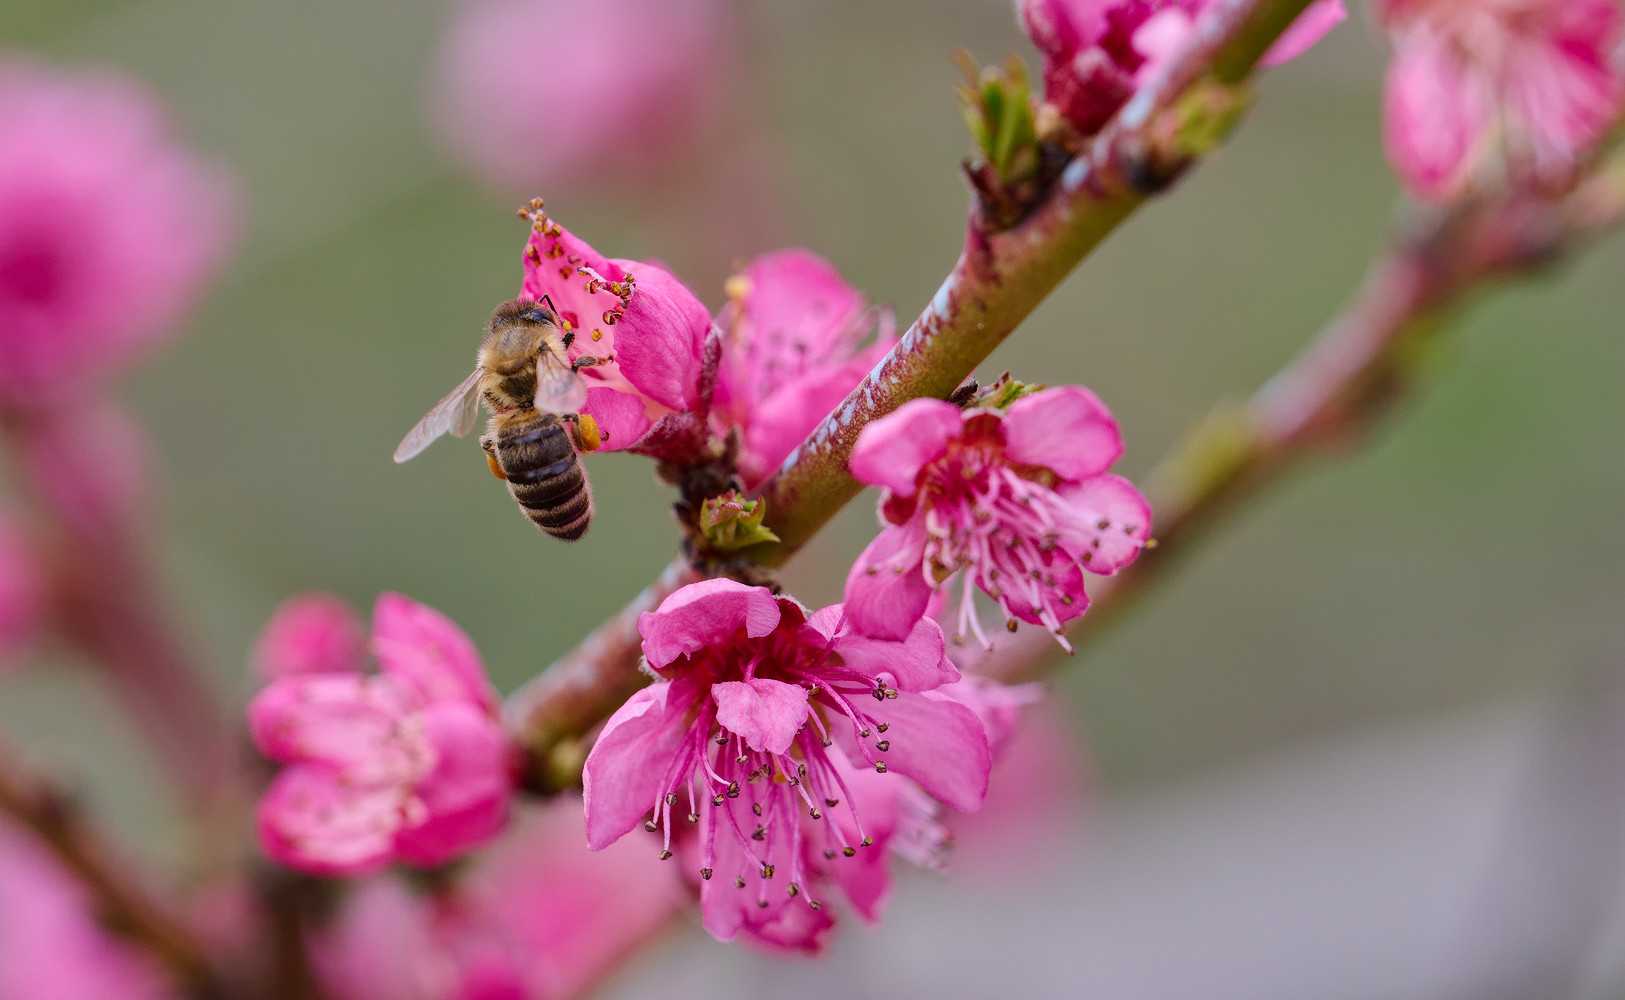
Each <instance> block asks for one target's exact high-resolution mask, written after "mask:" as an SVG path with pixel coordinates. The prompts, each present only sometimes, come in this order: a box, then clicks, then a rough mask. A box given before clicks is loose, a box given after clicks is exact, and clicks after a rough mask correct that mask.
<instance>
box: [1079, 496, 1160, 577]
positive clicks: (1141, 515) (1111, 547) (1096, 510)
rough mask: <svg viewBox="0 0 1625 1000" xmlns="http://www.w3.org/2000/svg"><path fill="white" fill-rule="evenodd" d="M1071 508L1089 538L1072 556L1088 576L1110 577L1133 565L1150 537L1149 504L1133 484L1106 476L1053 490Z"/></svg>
mask: <svg viewBox="0 0 1625 1000" xmlns="http://www.w3.org/2000/svg"><path fill="white" fill-rule="evenodd" d="M1056 492H1058V493H1060V494H1061V496H1063V497H1065V498H1066V499H1067V501H1068V502H1070V503H1072V504H1073V505H1075V506H1076V507H1077V508H1078V509H1079V511H1080V512H1081V513H1082V514H1083V517H1084V519H1085V520H1086V521H1087V523H1088V532H1089V534H1090V535H1092V537H1091V539H1090V541H1089V547H1088V548H1087V549H1085V550H1084V551H1083V552H1077V553H1073V555H1074V556H1076V557H1078V558H1079V559H1080V560H1082V557H1083V556H1085V555H1087V556H1088V558H1087V560H1083V567H1084V568H1085V569H1087V570H1089V571H1090V572H1092V573H1099V574H1100V575H1102V576H1110V575H1111V574H1113V573H1116V572H1117V571H1118V570H1120V569H1122V568H1123V567H1124V566H1127V565H1128V564H1129V563H1131V562H1133V561H1134V560H1135V559H1136V558H1137V557H1138V556H1139V554H1140V550H1141V549H1143V548H1145V543H1146V540H1147V539H1149V538H1150V537H1151V504H1150V503H1148V502H1147V501H1146V499H1145V496H1144V495H1142V494H1141V493H1140V491H1139V490H1138V489H1136V488H1135V487H1134V484H1133V483H1131V482H1129V481H1128V480H1127V479H1124V478H1123V477H1122V476H1118V475H1113V474H1112V473H1109V472H1108V473H1106V474H1104V475H1099V476H1090V477H1089V478H1087V479H1085V480H1083V481H1082V482H1078V483H1063V484H1062V485H1061V487H1060V488H1059V489H1058V490H1057V491H1056Z"/></svg>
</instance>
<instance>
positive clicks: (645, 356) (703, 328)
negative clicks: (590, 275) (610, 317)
mask: <svg viewBox="0 0 1625 1000" xmlns="http://www.w3.org/2000/svg"><path fill="white" fill-rule="evenodd" d="M613 263H615V264H616V265H618V266H620V267H621V268H622V269H623V270H624V271H625V272H626V273H627V274H629V275H631V276H632V278H633V279H634V280H635V281H636V283H637V286H636V290H635V291H634V292H633V293H632V300H631V301H630V302H629V303H627V306H626V312H625V314H624V315H622V316H621V319H620V321H619V322H618V323H617V324H616V325H615V360H616V362H617V363H619V365H620V368H621V374H622V375H624V376H626V380H627V381H628V382H630V383H632V385H633V386H634V387H635V388H636V389H637V390H638V391H639V392H642V393H643V394H644V395H645V396H647V397H649V398H650V399H653V400H655V401H656V402H658V403H661V404H662V405H665V406H669V407H671V408H672V409H673V410H686V409H690V408H691V407H693V405H694V403H695V401H696V399H697V398H698V392H697V390H698V386H699V381H700V363H701V357H700V356H701V353H702V351H703V349H704V346H705V336H706V334H707V333H709V332H710V330H711V314H710V313H708V312H706V309H705V306H704V305H703V304H701V302H700V300H699V299H697V298H695V296H694V293H693V292H691V291H689V290H688V287H687V286H685V285H684V284H683V283H682V282H681V281H678V280H677V279H676V278H674V277H672V276H671V275H670V274H669V273H667V272H666V271H665V270H664V269H663V268H660V267H657V266H655V265H654V264H642V263H638V262H636V261H614V262H613Z"/></svg>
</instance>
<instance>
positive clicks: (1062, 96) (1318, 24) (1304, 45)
mask: <svg viewBox="0 0 1625 1000" xmlns="http://www.w3.org/2000/svg"><path fill="white" fill-rule="evenodd" d="M1215 2H1216V0H1017V4H1016V10H1017V12H1018V14H1019V15H1020V18H1021V24H1022V27H1024V28H1025V29H1026V31H1027V36H1028V37H1029V38H1031V39H1032V42H1033V44H1034V45H1036V46H1037V47H1038V50H1039V52H1041V53H1042V54H1043V56H1044V73H1043V75H1044V96H1045V100H1047V101H1048V102H1049V103H1050V104H1052V105H1054V106H1055V107H1056V108H1057V109H1058V110H1059V111H1060V112H1061V114H1062V115H1063V116H1064V117H1065V118H1066V119H1067V120H1068V121H1070V122H1071V123H1072V124H1073V125H1074V126H1075V127H1076V128H1077V129H1078V130H1079V131H1080V132H1082V133H1083V134H1084V135H1093V134H1094V133H1096V132H1098V131H1100V129H1101V127H1102V126H1103V125H1105V124H1106V121H1107V120H1108V119H1110V118H1111V116H1112V115H1114V114H1116V113H1117V109H1118V108H1120V107H1122V106H1123V105H1124V104H1125V103H1127V102H1128V99H1129V96H1130V95H1132V94H1133V93H1134V91H1135V89H1136V88H1138V87H1139V86H1141V85H1142V84H1144V83H1145V82H1147V81H1148V80H1150V79H1151V78H1152V77H1153V76H1155V75H1156V74H1157V72H1159V71H1160V69H1161V68H1162V66H1163V65H1165V64H1166V62H1167V61H1168V60H1170V59H1173V58H1175V57H1177V56H1178V55H1179V53H1180V52H1181V51H1183V50H1184V48H1185V46H1186V45H1187V44H1189V42H1190V40H1191V38H1192V35H1193V34H1194V31H1195V27H1196V21H1197V19H1198V18H1200V17H1201V16H1202V14H1203V12H1205V11H1206V10H1207V9H1208V8H1209V7H1211V6H1213V4H1214V3H1215ZM1347 17H1348V11H1347V10H1346V9H1345V8H1344V6H1343V0H1314V2H1313V3H1311V4H1310V5H1309V7H1308V8H1307V9H1306V10H1305V11H1304V12H1303V14H1301V15H1300V16H1299V17H1298V19H1297V20H1296V21H1295V22H1293V24H1292V26H1291V27H1290V28H1288V29H1287V30H1286V32H1285V33H1284V34H1282V35H1281V37H1280V38H1278V39H1276V41H1275V45H1274V46H1272V47H1271V48H1270V50H1269V51H1268V52H1266V53H1265V54H1264V58H1263V59H1261V60H1260V61H1259V64H1260V65H1262V66H1278V65H1280V64H1281V63H1284V62H1287V61H1289V60H1292V59H1296V58H1297V57H1298V56H1300V55H1302V54H1303V53H1304V52H1306V51H1308V50H1309V49H1310V48H1311V47H1312V46H1313V45H1314V44H1315V43H1316V42H1318V41H1320V39H1321V38H1322V37H1323V36H1324V35H1325V34H1326V33H1327V32H1328V31H1330V30H1332V28H1334V27H1336V26H1337V25H1338V24H1340V23H1341V22H1342V21H1343V20H1345V19H1346V18H1347Z"/></svg>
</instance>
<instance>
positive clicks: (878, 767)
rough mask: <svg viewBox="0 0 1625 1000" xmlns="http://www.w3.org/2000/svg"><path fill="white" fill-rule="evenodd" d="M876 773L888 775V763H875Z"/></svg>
mask: <svg viewBox="0 0 1625 1000" xmlns="http://www.w3.org/2000/svg"><path fill="white" fill-rule="evenodd" d="M875 771H876V772H877V773H879V774H885V773H886V762H885V761H883V760H877V761H875Z"/></svg>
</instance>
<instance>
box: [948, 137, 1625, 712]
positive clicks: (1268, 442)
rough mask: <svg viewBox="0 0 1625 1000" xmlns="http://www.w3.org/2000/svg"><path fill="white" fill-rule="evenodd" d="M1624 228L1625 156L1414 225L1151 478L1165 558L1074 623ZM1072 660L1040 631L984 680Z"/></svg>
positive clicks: (1089, 623)
mask: <svg viewBox="0 0 1625 1000" xmlns="http://www.w3.org/2000/svg"><path fill="white" fill-rule="evenodd" d="M1622 222H1625V155H1619V156H1615V157H1614V158H1612V159H1611V160H1609V161H1607V162H1606V163H1604V164H1603V165H1602V167H1601V168H1600V169H1598V170H1597V171H1596V172H1595V173H1594V174H1592V175H1591V177H1590V178H1589V179H1588V180H1587V181H1585V182H1583V183H1582V184H1581V185H1580V186H1579V187H1577V188H1576V189H1575V190H1574V191H1573V192H1572V193H1570V194H1568V195H1567V196H1565V197H1562V198H1556V199H1552V198H1545V197H1540V196H1537V195H1530V194H1516V195H1506V196H1503V197H1498V198H1492V199H1488V200H1482V201H1476V202H1472V203H1468V204H1463V205H1460V206H1457V207H1455V208H1454V209H1452V210H1448V211H1445V210H1433V211H1430V212H1425V213H1422V214H1421V215H1420V216H1419V217H1418V218H1416V219H1413V220H1412V222H1411V224H1410V225H1409V226H1408V227H1406V228H1405V229H1404V230H1403V231H1402V232H1401V233H1400V234H1399V235H1398V236H1397V238H1396V239H1395V240H1394V241H1393V243H1392V245H1391V246H1390V247H1389V249H1388V251H1387V252H1386V253H1385V254H1384V255H1383V256H1382V257H1381V258H1380V259H1379V260H1378V261H1377V262H1376V263H1375V265H1374V266H1373V267H1372V269H1371V271H1370V273H1369V274H1368V275H1367V277H1366V280H1365V284H1364V285H1363V286H1362V287H1361V289H1360V291H1359V292H1358V293H1356V295H1355V297H1354V300H1353V301H1352V302H1351V303H1350V304H1349V306H1348V308H1347V309H1346V310H1345V311H1344V312H1343V314H1342V315H1340V316H1339V317H1337V318H1336V319H1334V320H1333V321H1332V322H1331V323H1330V324H1329V325H1327V326H1326V327H1325V328H1324V329H1323V330H1322V331H1321V333H1320V335H1319V336H1318V337H1317V338H1316V339H1315V340H1314V341H1313V342H1311V343H1310V344H1309V346H1308V347H1306V348H1305V349H1304V350H1303V352H1302V353H1300V354H1299V355H1298V357H1297V358H1295V359H1294V360H1293V361H1292V362H1291V363H1290V364H1289V365H1287V367H1286V368H1284V369H1282V370H1281V371H1280V372H1279V373H1277V374H1276V375H1275V376H1274V377H1273V378H1271V379H1270V380H1269V382H1267V383H1266V384H1265V385H1264V386H1263V387H1262V388H1260V389H1259V390H1258V392H1257V393H1255V394H1254V395H1253V397H1252V398H1251V399H1250V400H1248V401H1247V402H1245V403H1232V404H1228V405H1222V406H1220V407H1219V408H1218V409H1217V410H1215V411H1214V412H1213V413H1212V414H1211V415H1209V416H1208V417H1207V418H1206V419H1205V420H1203V421H1201V422H1199V423H1198V424H1197V425H1196V426H1195V427H1194V428H1193V429H1192V430H1191V432H1190V433H1189V434H1188V435H1187V436H1186V438H1185V439H1184V441H1183V442H1182V443H1181V444H1179V445H1178V446H1177V447H1176V448H1175V449H1174V450H1173V452H1171V453H1170V454H1169V455H1168V456H1166V457H1165V458H1164V459H1163V460H1162V461H1161V462H1160V463H1159V464H1158V465H1157V467H1156V469H1155V470H1154V471H1153V472H1152V474H1151V476H1150V479H1149V482H1148V490H1147V492H1148V493H1149V494H1150V497H1151V501H1152V506H1153V509H1155V511H1156V523H1155V531H1156V538H1157V545H1156V547H1155V548H1151V549H1147V550H1146V551H1145V552H1143V553H1142V554H1141V556H1140V558H1139V559H1138V560H1137V561H1136V562H1134V563H1133V564H1132V565H1131V566H1129V567H1128V568H1127V569H1125V570H1123V571H1122V572H1121V573H1119V574H1118V575H1117V576H1116V577H1114V578H1112V579H1109V580H1105V581H1102V586H1100V587H1099V588H1098V590H1097V591H1096V593H1095V601H1094V604H1093V606H1092V607H1091V608H1090V609H1089V613H1088V614H1086V615H1084V616H1083V617H1082V618H1080V619H1078V620H1077V621H1075V622H1074V623H1073V627H1072V628H1071V629H1069V630H1068V637H1069V638H1070V639H1071V641H1072V642H1073V644H1074V645H1079V644H1081V643H1083V642H1086V641H1088V640H1089V639H1090V638H1091V637H1092V636H1093V635H1094V634H1095V633H1096V632H1097V631H1099V630H1100V629H1101V628H1103V627H1105V626H1107V625H1109V624H1110V623H1111V622H1112V621H1114V620H1116V618H1117V616H1118V615H1119V614H1121V613H1122V612H1124V611H1126V610H1128V609H1129V608H1131V607H1132V606H1133V605H1134V604H1135V603H1136V602H1137V600H1138V599H1139V598H1140V597H1141V596H1143V595H1144V594H1145V593H1147V592H1148V591H1149V590H1151V589H1152V588H1153V587H1154V586H1155V585H1156V583H1157V582H1158V581H1160V580H1161V579H1163V578H1164V577H1165V576H1166V575H1167V573H1168V571H1169V570H1170V569H1172V568H1173V567H1174V566H1175V565H1177V563H1178V561H1179V560H1180V559H1181V558H1183V557H1184V556H1185V555H1187V554H1188V553H1189V552H1190V551H1191V549H1192V547H1193V543H1194V542H1196V541H1197V540H1198V538H1199V536H1200V535H1201V534H1202V533H1203V532H1204V531H1205V530H1207V529H1208V528H1209V527H1211V525H1212V523H1213V522H1214V520H1215V519H1216V518H1217V517H1218V516H1219V515H1221V514H1223V513H1224V512H1225V511H1227V510H1228V509H1229V508H1230V507H1231V506H1232V505H1233V504H1234V503H1236V502H1237V501H1238V500H1240V499H1243V498H1245V497H1248V496H1250V495H1251V494H1252V493H1253V492H1254V491H1256V490H1258V489H1260V488H1261V487H1264V486H1266V485H1269V484H1271V483H1273V482H1275V481H1277V480H1279V479H1280V478H1282V476H1283V475H1284V474H1285V473H1287V472H1288V471H1290V470H1292V469H1294V468H1296V467H1297V465H1298V463H1299V462H1300V461H1301V460H1303V459H1305V458H1307V457H1309V456H1311V455H1314V454H1317V453H1322V452H1327V451H1335V450H1337V449H1338V448H1339V447H1340V446H1346V445H1347V444H1348V443H1350V442H1358V441H1359V439H1360V438H1361V437H1363V436H1364V435H1366V434H1368V433H1369V432H1371V431H1373V430H1375V429H1376V428H1377V427H1378V425H1379V424H1380V423H1381V422H1382V420H1383V418H1385V417H1386V416H1388V415H1389V414H1390V413H1391V412H1392V411H1393V409H1394V407H1395V404H1396V403H1398V402H1399V401H1400V400H1401V399H1403V398H1404V397H1405V396H1406V394H1407V393H1408V392H1409V391H1410V390H1411V389H1412V388H1413V387H1414V384H1415V382H1416V378H1417V374H1418V371H1417V369H1418V367H1419V365H1418V362H1419V360H1420V359H1421V356H1422V355H1423V354H1424V353H1425V351H1426V348H1427V347H1428V346H1429V345H1430V344H1431V343H1432V342H1433V341H1434V340H1436V339H1437V338H1438V337H1439V336H1440V334H1441V333H1442V332H1443V331H1444V330H1445V329H1446V328H1447V327H1448V326H1449V322H1450V320H1451V319H1452V318H1453V315H1454V313H1455V311H1456V310H1457V308H1458V307H1459V306H1461V305H1462V304H1463V302H1464V301H1465V300H1467V299H1469V298H1470V297H1471V296H1472V294H1473V293H1475V292H1478V291H1481V290H1483V289H1484V288H1486V287H1487V286H1489V285H1491V284H1493V283H1495V282H1496V281H1498V280H1500V279H1505V278H1508V277H1515V276H1521V275H1527V274H1530V273H1532V272H1535V271H1538V270H1540V269H1541V268H1543V267H1544V266H1546V265H1548V264H1550V263H1552V262H1554V261H1555V260H1558V259H1560V258H1561V257H1563V256H1564V255H1565V254H1567V253H1568V252H1570V251H1572V250H1574V249H1576V248H1578V247H1579V246H1581V245H1582V244H1584V243H1585V242H1586V241H1587V240H1588V239H1589V238H1591V237H1594V236H1596V235H1598V234H1600V233H1602V232H1605V231H1607V230H1609V229H1612V228H1615V227H1617V226H1619V225H1620V224H1621V223H1622ZM1058 652H1059V650H1058V649H1057V647H1056V646H1055V643H1054V641H1053V639H1052V638H1051V637H1050V635H1049V634H1048V633H1047V632H1045V631H1043V630H1040V629H1028V630H1025V631H1023V632H1022V633H1019V634H1017V635H1015V636H1011V637H1009V638H1008V639H1006V640H1004V641H1002V642H1001V643H1000V646H999V648H998V650H997V652H996V654H995V655H991V656H988V657H986V658H985V659H983V660H982V661H980V664H979V666H978V669H981V670H983V671H984V672H986V673H989V674H992V675H995V676H998V677H1000V678H1002V679H1008V680H1019V679H1025V678H1030V677H1033V676H1035V675H1037V674H1039V673H1042V672H1043V671H1044V670H1045V669H1047V668H1048V667H1049V666H1050V665H1052V664H1053V663H1054V662H1056V660H1057V656H1056V654H1057V653H1058Z"/></svg>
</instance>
